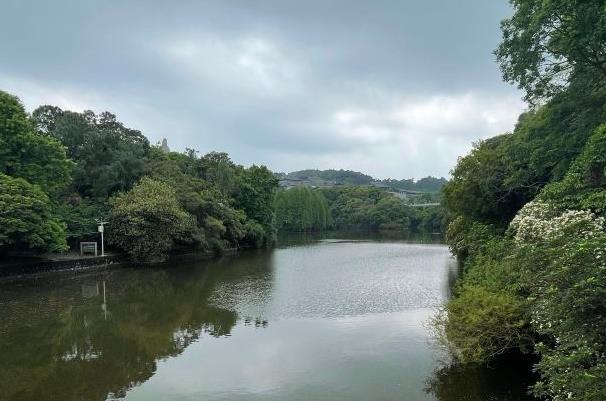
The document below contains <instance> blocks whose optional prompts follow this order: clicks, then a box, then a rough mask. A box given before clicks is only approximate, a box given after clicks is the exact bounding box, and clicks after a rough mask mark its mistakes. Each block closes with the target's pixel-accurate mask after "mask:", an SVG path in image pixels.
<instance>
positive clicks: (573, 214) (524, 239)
mask: <svg viewBox="0 0 606 401" xmlns="http://www.w3.org/2000/svg"><path fill="white" fill-rule="evenodd" d="M604 223H605V222H604V218H603V217H598V216H596V215H595V214H593V213H592V212H590V211H587V210H566V211H564V212H562V213H559V212H558V211H557V209H555V208H553V207H552V206H551V205H550V204H548V203H546V202H541V201H533V202H529V203H528V204H527V205H526V206H524V207H523V208H522V209H521V210H520V211H519V212H518V214H517V215H516V217H515V218H514V219H513V220H512V222H511V224H510V225H509V230H510V232H512V233H513V234H514V239H515V241H516V242H517V243H519V244H539V243H545V242H547V241H553V240H556V239H563V240H566V238H567V237H570V236H572V237H574V238H575V239H580V238H584V239H589V238H592V237H595V236H596V235H599V234H600V233H602V232H603V230H604Z"/></svg>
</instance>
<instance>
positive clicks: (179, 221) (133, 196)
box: [108, 178, 195, 263]
mask: <svg viewBox="0 0 606 401" xmlns="http://www.w3.org/2000/svg"><path fill="white" fill-rule="evenodd" d="M110 203H111V206H112V209H111V212H110V218H109V221H110V223H109V224H110V227H108V228H109V230H108V234H109V238H108V239H109V241H110V243H112V244H114V245H116V246H117V247H119V248H120V249H122V250H123V251H125V252H126V253H127V254H128V255H129V256H130V257H131V258H132V259H133V260H134V261H136V262H142V263H153V262H161V261H164V260H166V259H167V258H168V253H169V252H170V251H171V249H173V247H174V245H175V244H176V243H177V242H179V241H187V240H188V239H189V238H191V231H192V230H193V229H194V226H195V222H194V219H193V217H192V216H191V215H190V214H189V213H187V212H186V211H185V210H183V209H182V208H181V206H180V205H179V201H178V200H177V196H176V194H175V191H174V189H173V188H171V187H170V186H169V185H167V184H165V183H163V182H160V181H155V180H152V179H150V178H143V179H142V180H141V182H140V183H138V184H136V185H135V186H134V187H133V188H132V189H131V190H130V191H129V192H123V193H120V194H118V195H117V196H115V197H114V198H112V199H111V200H110Z"/></svg>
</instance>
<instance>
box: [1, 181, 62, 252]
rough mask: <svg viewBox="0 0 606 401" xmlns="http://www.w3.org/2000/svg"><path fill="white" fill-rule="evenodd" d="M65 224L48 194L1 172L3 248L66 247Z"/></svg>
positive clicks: (46, 248)
mask: <svg viewBox="0 0 606 401" xmlns="http://www.w3.org/2000/svg"><path fill="white" fill-rule="evenodd" d="M66 248H67V244H66V242H65V224H64V223H62V222H61V221H60V220H59V219H58V218H57V217H55V216H53V213H52V209H51V203H50V200H49V198H48V195H46V194H45V193H44V191H42V189H40V187H39V186H38V185H34V184H31V183H29V182H27V181H26V180H24V179H23V178H13V177H9V176H7V175H5V174H2V173H0V249H15V250H23V249H26V250H27V249H32V250H40V251H63V250H65V249H66Z"/></svg>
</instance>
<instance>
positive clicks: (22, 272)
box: [0, 248, 239, 278]
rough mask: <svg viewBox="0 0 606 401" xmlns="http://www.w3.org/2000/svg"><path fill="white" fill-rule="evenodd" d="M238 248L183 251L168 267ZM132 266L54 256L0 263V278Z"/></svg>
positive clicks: (120, 257)
mask: <svg viewBox="0 0 606 401" xmlns="http://www.w3.org/2000/svg"><path fill="white" fill-rule="evenodd" d="M238 252H239V251H238V249H237V248H229V249H225V250H223V252H222V253H221V255H217V254H216V253H214V252H207V251H183V252H180V253H174V254H172V255H171V256H170V259H169V261H168V262H167V263H173V262H195V261H196V260H204V259H212V258H215V257H219V256H222V255H235V254H237V253H238ZM125 264H129V265H133V264H136V263H133V262H132V261H130V260H129V259H128V258H127V256H126V255H125V254H122V253H111V254H107V255H105V256H81V255H78V254H51V255H42V256H40V257H37V258H33V257H32V258H21V259H19V258H14V259H13V260H11V261H9V262H6V263H0V278H4V277H19V276H26V275H35V274H43V273H53V272H62V271H74V272H78V271H89V270H92V269H103V268H117V267H119V266H122V265H125Z"/></svg>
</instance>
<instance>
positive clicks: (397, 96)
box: [0, 0, 524, 178]
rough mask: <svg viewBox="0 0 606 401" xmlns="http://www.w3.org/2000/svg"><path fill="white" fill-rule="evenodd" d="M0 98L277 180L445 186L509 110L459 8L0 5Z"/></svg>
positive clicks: (507, 122)
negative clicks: (383, 180)
mask: <svg viewBox="0 0 606 401" xmlns="http://www.w3.org/2000/svg"><path fill="white" fill-rule="evenodd" d="M5 3H6V4H4V5H3V12H2V14H0V46H1V48H2V49H3V51H2V63H0V88H2V89H4V90H8V91H11V92H14V93H15V94H17V95H19V96H20V97H21V98H22V99H23V101H24V102H25V103H26V106H27V107H28V109H30V110H31V109H33V108H35V107H36V106H38V105H39V104H44V103H51V104H58V105H59V106H62V107H64V108H71V109H75V110H82V109H85V108H89V109H93V110H96V111H102V110H106V109H107V110H110V111H112V112H114V113H116V114H118V117H119V118H120V119H121V120H123V121H124V122H125V123H126V124H127V125H130V126H132V127H134V128H137V129H140V130H142V131H143V132H144V133H145V134H146V135H147V136H148V137H149V138H150V139H151V140H152V141H153V142H155V141H157V140H159V139H161V138H162V137H167V138H168V139H169V144H170V145H171V147H172V148H174V149H184V148H185V147H186V146H188V147H194V148H197V149H199V150H200V151H201V152H207V151H210V150H221V151H227V152H229V153H230V154H231V155H232V157H233V158H234V160H235V161H237V162H239V163H243V164H251V163H257V164H267V165H268V166H269V167H270V168H272V169H274V170H279V171H289V170H294V169H300V168H316V167H317V168H349V169H357V170H363V171H365V172H367V173H370V174H372V175H375V176H378V177H387V176H391V177H395V178H403V177H417V178H418V177H421V176H424V175H427V174H434V175H446V174H447V172H448V170H449V169H450V168H451V167H452V166H453V165H454V163H455V162H456V158H457V156H458V155H460V154H462V153H464V152H466V151H467V150H468V149H469V147H470V143H471V141H473V140H476V139H479V138H482V137H487V136H491V135H494V134H497V133H500V132H502V131H505V130H507V129H510V128H511V127H512V126H513V123H514V121H515V119H516V116H517V114H518V113H519V112H520V111H521V110H522V109H523V107H524V105H523V104H522V103H521V101H519V97H520V95H519V94H518V93H517V92H516V90H514V89H513V88H511V87H509V86H507V85H506V84H504V83H502V82H501V81H500V76H499V72H498V69H497V66H496V65H495V63H494V57H493V56H492V54H491V51H492V49H493V48H494V47H495V46H496V44H497V43H498V40H499V30H498V23H499V20H500V19H502V18H504V17H506V16H507V15H508V13H509V12H510V10H509V9H508V6H507V4H506V2H505V1H503V2H502V3H501V4H499V3H496V2H487V1H483V0H467V1H454V0H452V1H446V0H443V1H425V2H420V1H412V0H410V1H403V0H402V1H386V0H384V1H378V2H375V1H330V2H327V1H319V0H318V1H306V2H299V1H282V0H270V1H255V2H250V1H246V0H239V1H235V0H223V1H180V2H170V1H146V2H138V1H92V0H91V1H85V0H80V1H62V2H60V3H59V2H43V1H27V0H5Z"/></svg>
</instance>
